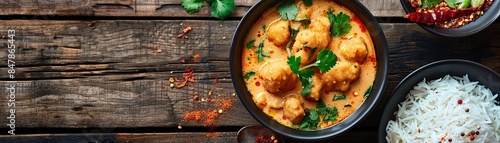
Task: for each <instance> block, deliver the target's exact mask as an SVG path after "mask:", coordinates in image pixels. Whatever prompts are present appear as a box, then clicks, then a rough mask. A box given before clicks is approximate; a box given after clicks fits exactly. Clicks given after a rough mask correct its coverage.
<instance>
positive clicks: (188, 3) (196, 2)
mask: <svg viewBox="0 0 500 143" xmlns="http://www.w3.org/2000/svg"><path fill="white" fill-rule="evenodd" d="M181 5H182V6H183V7H184V9H185V10H186V12H187V13H190V14H193V13H197V12H198V11H199V10H200V8H201V7H203V0H181Z"/></svg>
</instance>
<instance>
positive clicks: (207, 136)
mask: <svg viewBox="0 0 500 143" xmlns="http://www.w3.org/2000/svg"><path fill="white" fill-rule="evenodd" d="M376 139H377V134H374V133H372V132H368V131H352V132H348V133H345V134H342V135H340V136H339V137H337V138H334V139H331V140H328V141H329V142H330V141H334V142H349V143H366V142H373V141H375V140H376ZM4 142H5V143H7V142H8V143H26V142H47V143H48V142H78V143H80V142H81V143H88V142H92V143H108V142H113V143H129V142H130V143H183V142H209V143H213V142H217V143H235V142H237V132H193V133H191V132H179V133H85V134H34V135H16V136H10V135H2V136H0V143H4ZM285 142H289V143H299V142H304V141H298V140H294V139H290V138H285Z"/></svg>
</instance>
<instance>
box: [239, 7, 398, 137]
mask: <svg viewBox="0 0 500 143" xmlns="http://www.w3.org/2000/svg"><path fill="white" fill-rule="evenodd" d="M230 53H231V55H230V68H231V69H230V70H231V76H232V81H233V85H234V87H235V89H236V92H237V94H238V97H239V99H240V100H241V102H242V104H243V105H244V106H245V108H246V109H247V110H248V112H249V113H250V114H251V115H252V116H253V117H254V118H255V119H256V120H257V121H258V122H259V123H261V124H262V125H264V126H265V127H267V128H269V129H271V130H272V131H274V132H276V133H278V134H281V135H283V136H286V137H290V138H295V139H300V140H324V139H328V138H332V137H335V136H338V135H340V134H341V133H344V132H346V131H347V130H349V129H351V128H352V127H353V126H355V125H356V124H358V123H359V122H360V121H362V120H363V119H364V118H365V117H366V116H367V115H368V114H369V113H370V112H371V111H372V109H373V108H374V107H375V106H376V104H377V103H378V101H379V100H380V98H381V97H382V94H383V91H384V89H385V84H386V79H387V65H388V49H387V42H386V39H385V36H384V34H383V31H382V29H381V27H380V25H379V24H378V22H377V21H376V19H375V18H374V16H373V15H372V14H371V13H370V12H369V11H368V10H367V9H366V8H365V7H364V6H363V5H362V4H361V3H359V2H358V1H341V0H285V1H278V0H266V1H259V2H257V3H256V4H255V5H254V6H252V7H251V8H250V10H249V11H248V13H247V14H246V15H245V16H244V17H243V18H242V20H241V21H240V23H239V25H238V27H237V29H236V32H235V34H234V37H233V41H232V45H231V51H230Z"/></svg>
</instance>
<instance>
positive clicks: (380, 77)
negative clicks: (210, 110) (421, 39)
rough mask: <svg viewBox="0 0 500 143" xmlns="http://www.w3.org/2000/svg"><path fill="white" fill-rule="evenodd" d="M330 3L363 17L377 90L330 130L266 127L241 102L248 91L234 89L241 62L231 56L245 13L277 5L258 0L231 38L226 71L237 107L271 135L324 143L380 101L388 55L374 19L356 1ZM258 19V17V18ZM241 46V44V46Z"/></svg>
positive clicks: (266, 123) (356, 122)
mask: <svg viewBox="0 0 500 143" xmlns="http://www.w3.org/2000/svg"><path fill="white" fill-rule="evenodd" d="M334 1H335V2H337V3H339V2H340V3H352V5H356V6H355V8H356V10H358V11H355V10H353V9H352V8H349V7H348V6H346V5H344V6H346V7H348V8H349V9H350V10H351V11H352V12H353V13H356V14H357V13H363V15H364V16H363V17H365V18H364V20H363V19H361V18H360V17H359V16H358V18H360V20H362V21H363V22H364V24H365V26H366V27H367V30H369V31H370V37H371V38H372V39H373V41H374V46H375V47H374V48H375V51H376V52H377V54H376V55H377V59H376V60H377V70H376V71H377V73H376V77H375V80H374V82H373V84H374V85H375V84H377V85H379V86H373V89H372V91H371V93H370V95H369V97H368V98H366V99H365V101H364V102H363V104H362V105H360V107H359V108H358V109H356V111H354V112H353V113H352V114H351V115H350V116H349V117H347V118H346V119H345V120H344V121H342V122H340V123H338V124H336V125H333V126H330V127H328V128H326V129H321V130H315V131H302V130H297V129H292V128H289V127H286V126H283V125H281V124H279V123H277V122H276V121H274V119H271V120H273V121H274V122H276V124H279V125H275V124H274V123H273V122H272V121H271V122H270V123H268V122H266V121H265V120H266V119H263V118H261V117H259V116H260V115H259V114H265V113H263V112H262V111H260V112H262V113H257V111H253V109H252V107H251V106H252V105H250V104H253V106H256V105H255V103H253V102H251V103H249V102H246V101H245V97H243V96H244V94H243V92H248V91H245V90H247V89H246V86H245V87H240V88H237V87H238V85H241V83H238V82H241V79H242V75H239V74H240V73H237V71H238V72H240V70H238V69H235V68H241V67H239V66H236V64H238V63H236V62H241V61H240V60H237V59H235V57H237V58H239V57H241V53H235V52H234V51H235V49H236V48H241V47H242V46H241V45H237V44H240V43H241V42H240V43H238V41H237V40H238V39H237V38H238V35H239V34H241V33H242V31H246V30H244V29H242V28H241V27H242V25H244V24H243V22H242V21H246V20H247V19H249V17H251V16H250V14H249V13H254V11H256V10H257V9H259V8H261V7H262V5H263V4H264V3H268V4H270V5H271V4H272V6H275V5H276V4H278V3H279V2H281V1H279V0H268V1H262V0H261V1H258V2H257V3H256V4H254V5H253V6H252V7H251V8H250V9H249V10H248V12H247V13H246V14H245V16H243V18H242V19H241V21H240V23H239V24H238V26H237V29H236V32H235V33H234V35H233V39H232V43H231V51H230V53H231V54H230V70H231V78H232V83H233V86H234V87H235V90H236V93H237V94H238V98H239V99H240V101H241V103H242V104H243V105H244V107H245V108H246V109H247V111H248V112H249V113H250V114H251V115H252V117H253V118H254V119H255V120H257V121H258V122H259V123H260V124H262V125H263V126H265V127H267V128H269V129H270V130H272V131H273V132H276V133H278V134H280V135H282V136H285V137H290V138H293V139H299V140H308V141H319V140H325V139H329V138H333V137H335V136H338V135H340V134H342V133H345V132H347V131H348V130H350V129H352V128H353V127H354V126H356V125H357V124H359V123H360V122H361V121H362V120H364V119H365V118H366V117H367V116H368V115H370V113H371V112H372V111H373V110H374V109H375V107H376V105H377V104H378V103H379V101H380V100H381V98H382V96H383V94H384V92H385V88H386V82H387V73H388V55H389V52H388V45H387V40H386V38H385V35H384V33H383V30H382V28H381V27H380V24H379V23H378V22H377V20H376V18H375V17H374V16H373V14H372V13H371V12H370V11H369V10H368V9H367V8H366V7H365V6H364V5H363V4H361V3H360V2H359V1H341V0H334ZM257 13H259V12H257ZM261 13H263V12H261ZM258 17H260V15H259V16H258ZM367 23H369V24H370V25H368V24H367ZM369 27H370V28H369ZM245 37H246V34H245ZM240 38H241V37H240ZM375 39H380V40H379V41H376V40H375ZM239 41H241V40H239ZM241 44H243V43H241ZM233 53H235V54H233ZM239 64H241V63H239ZM238 80H240V81H238ZM243 82H244V81H243ZM362 109H363V110H362ZM353 115H357V118H356V117H354V116H353ZM347 121H349V124H347ZM334 127H335V128H334ZM283 128H286V129H283ZM333 129H336V130H333Z"/></svg>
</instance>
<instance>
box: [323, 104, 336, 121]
mask: <svg viewBox="0 0 500 143" xmlns="http://www.w3.org/2000/svg"><path fill="white" fill-rule="evenodd" d="M325 108H326V113H325V117H323V121H335V120H337V115H338V114H339V111H338V110H337V108H336V107H325Z"/></svg>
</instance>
